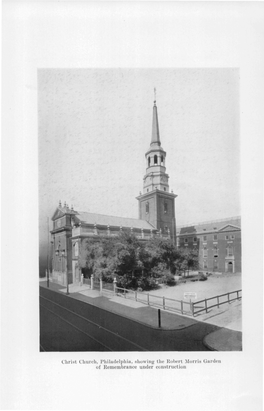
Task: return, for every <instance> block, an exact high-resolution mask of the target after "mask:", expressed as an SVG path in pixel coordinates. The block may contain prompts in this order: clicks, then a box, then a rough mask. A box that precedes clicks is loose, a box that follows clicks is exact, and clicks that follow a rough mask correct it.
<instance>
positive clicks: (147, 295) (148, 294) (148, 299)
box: [147, 294, 149, 305]
mask: <svg viewBox="0 0 264 411" xmlns="http://www.w3.org/2000/svg"><path fill="white" fill-rule="evenodd" d="M147 298H148V305H149V294H147Z"/></svg>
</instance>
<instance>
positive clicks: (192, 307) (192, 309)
mask: <svg viewBox="0 0 264 411" xmlns="http://www.w3.org/2000/svg"><path fill="white" fill-rule="evenodd" d="M190 306H191V313H192V316H193V317H194V305H193V303H192V302H190Z"/></svg>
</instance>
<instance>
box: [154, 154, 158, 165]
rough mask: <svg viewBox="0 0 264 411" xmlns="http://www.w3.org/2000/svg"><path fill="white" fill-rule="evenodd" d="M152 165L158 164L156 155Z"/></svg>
mask: <svg viewBox="0 0 264 411" xmlns="http://www.w3.org/2000/svg"><path fill="white" fill-rule="evenodd" d="M154 164H158V156H157V155H156V154H155V156H154Z"/></svg>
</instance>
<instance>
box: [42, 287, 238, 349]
mask: <svg viewBox="0 0 264 411" xmlns="http://www.w3.org/2000/svg"><path fill="white" fill-rule="evenodd" d="M40 285H41V288H42V287H43V288H46V283H45V282H41V284H40ZM50 289H51V290H52V289H53V290H54V291H55V290H56V291H57V292H58V293H59V294H60V295H65V288H64V287H62V286H59V285H57V284H53V283H51V284H50ZM73 290H74V291H75V292H74V293H72V292H71V287H70V293H71V294H70V296H68V297H66V296H65V297H66V298H68V299H75V300H79V301H81V302H83V303H88V304H87V306H90V307H91V306H93V307H97V308H100V309H101V310H106V311H104V315H105V317H109V316H111V313H112V314H118V316H119V317H116V316H112V318H111V319H110V318H109V321H108V323H107V326H108V327H109V326H111V327H113V328H116V326H117V324H116V325H114V323H115V322H116V323H120V322H122V323H123V325H124V327H123V329H122V327H121V328H120V329H118V332H119V333H120V335H122V333H123V334H124V335H125V336H126V338H127V337H128V339H129V338H130V337H129V334H130V333H129V327H128V329H126V328H127V325H125V324H127V321H125V319H127V320H130V321H129V324H130V327H131V326H132V325H133V327H134V330H135V329H137V330H138V331H137V332H139V333H140V334H139V335H140V339H139V340H138V339H137V338H136V339H135V335H137V332H133V338H134V342H135V343H136V342H137V341H140V342H141V345H142V341H143V342H144V344H143V348H145V349H146V350H149V351H151V350H155V351H159V350H160V351H166V350H173V351H201V350H202V351H203V350H208V348H210V349H214V350H218V349H221V350H223V347H224V348H225V350H227V351H232V350H233V349H234V347H235V348H236V350H241V349H242V342H241V341H242V334H241V332H239V331H233V330H230V332H229V335H228V338H227V339H226V341H225V340H224V337H223V338H222V341H221V345H218V343H217V341H218V340H219V336H218V337H217V338H216V337H215V338H213V337H212V338H211V339H210V340H208V339H207V340H208V341H206V344H204V343H203V340H204V338H205V337H206V336H207V335H208V334H211V333H213V332H215V331H218V332H221V330H225V328H223V326H221V327H219V326H217V325H215V324H210V323H206V322H201V321H197V320H195V319H193V318H190V317H186V316H181V315H177V314H174V313H169V312H167V311H161V329H159V328H158V310H157V309H155V308H153V307H149V306H146V305H143V304H140V303H137V302H135V301H130V300H125V299H124V298H120V297H113V296H112V297H111V298H109V296H108V298H107V297H105V296H100V293H99V292H98V291H94V290H89V289H87V288H86V289H82V288H81V287H80V289H79V290H78V289H76V288H75V289H73ZM73 290H72V291H73ZM90 314H91V313H90ZM96 315H98V312H97V313H96ZM100 315H103V313H102V312H101V314H100ZM120 316H122V317H123V319H124V320H122V321H121V317H120ZM131 320H132V322H131ZM43 321H44V323H45V319H44V320H43ZM43 321H42V323H43ZM117 328H118V327H117ZM124 330H125V331H124ZM223 335H224V334H223Z"/></svg>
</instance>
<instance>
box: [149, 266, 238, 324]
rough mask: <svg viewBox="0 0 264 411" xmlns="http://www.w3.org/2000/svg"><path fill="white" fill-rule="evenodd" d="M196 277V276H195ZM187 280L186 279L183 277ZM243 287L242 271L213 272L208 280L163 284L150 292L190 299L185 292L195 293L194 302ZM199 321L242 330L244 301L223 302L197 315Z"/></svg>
mask: <svg viewBox="0 0 264 411" xmlns="http://www.w3.org/2000/svg"><path fill="white" fill-rule="evenodd" d="M194 278H195V277H194ZM183 280H184V281H185V279H183ZM241 288H242V280H241V273H235V274H222V275H216V274H212V275H211V276H209V277H208V280H207V281H194V282H192V281H190V279H186V283H178V284H177V285H176V286H172V287H169V286H164V285H163V286H161V287H160V288H159V289H158V290H152V291H150V294H152V295H157V296H164V297H165V298H166V297H167V298H173V299H176V300H183V301H184V300H185V301H189V300H190V298H189V297H188V299H186V298H185V297H186V296H185V293H195V297H192V298H191V300H192V301H193V302H195V301H199V300H203V299H205V298H210V297H214V296H217V295H221V294H225V293H228V292H231V291H236V290H240V289H241ZM195 318H196V319H197V320H199V321H203V322H207V323H210V324H214V325H217V326H219V327H225V328H229V329H231V330H235V331H242V302H241V300H240V301H235V302H232V303H231V304H223V305H221V306H220V307H219V308H217V307H214V308H212V309H210V310H209V312H208V313H205V312H202V313H201V314H198V315H197V316H196V317H195Z"/></svg>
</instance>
